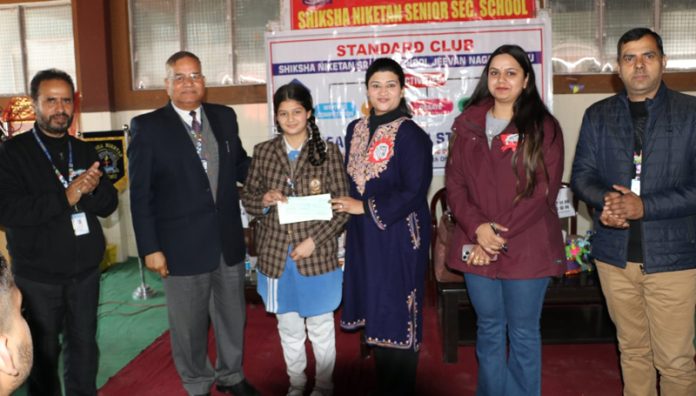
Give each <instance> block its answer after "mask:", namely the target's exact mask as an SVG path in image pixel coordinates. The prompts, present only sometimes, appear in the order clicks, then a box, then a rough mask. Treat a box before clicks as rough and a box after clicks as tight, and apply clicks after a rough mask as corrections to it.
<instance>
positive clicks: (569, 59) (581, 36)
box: [546, 0, 696, 74]
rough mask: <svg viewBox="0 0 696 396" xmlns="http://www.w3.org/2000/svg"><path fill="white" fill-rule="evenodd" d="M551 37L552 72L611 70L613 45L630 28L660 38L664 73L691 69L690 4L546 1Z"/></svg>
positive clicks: (694, 7) (695, 57)
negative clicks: (648, 30)
mask: <svg viewBox="0 0 696 396" xmlns="http://www.w3.org/2000/svg"><path fill="white" fill-rule="evenodd" d="M546 3H547V6H550V8H551V24H552V32H553V33H552V34H553V71H554V73H556V74H566V73H603V72H613V71H614V70H615V69H616V43H617V42H618V40H619V38H620V37H621V35H622V34H623V33H625V32H626V31H628V30H630V29H632V28H634V27H648V28H652V29H654V30H655V31H656V32H658V33H659V34H660V35H661V36H662V39H663V41H664V42H663V46H664V49H665V53H666V54H667V69H668V70H673V71H685V70H696V41H694V40H693V39H692V37H693V29H692V27H693V26H694V25H696V4H695V3H694V2H693V0H611V1H604V0H594V1H592V0H548V1H547V2H546Z"/></svg>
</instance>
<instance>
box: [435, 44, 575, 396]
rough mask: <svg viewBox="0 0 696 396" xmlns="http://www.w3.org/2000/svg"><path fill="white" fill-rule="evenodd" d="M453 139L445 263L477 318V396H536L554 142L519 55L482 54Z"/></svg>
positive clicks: (555, 247) (555, 250) (549, 263)
mask: <svg viewBox="0 0 696 396" xmlns="http://www.w3.org/2000/svg"><path fill="white" fill-rule="evenodd" d="M453 132H454V133H453V138H452V139H453V142H452V145H451V152H450V158H449V160H448V163H447V179H446V187H447V201H448V202H449V205H450V208H451V210H452V213H453V214H454V217H455V220H456V222H457V227H456V228H455V232H454V234H453V239H452V243H451V244H450V250H449V252H448V263H449V265H451V266H454V267H456V268H458V269H460V270H461V271H463V272H464V275H465V280H466V284H467V289H468V292H469V297H470V299H471V302H472V304H473V306H474V309H475V310H476V315H477V317H478V320H477V329H478V330H477V342H476V355H477V357H478V361H479V376H478V391H477V395H540V394H541V333H540V330H539V318H540V315H541V306H542V303H543V300H544V294H545V292H546V287H547V286H548V282H549V278H550V277H551V276H555V275H560V274H562V272H563V270H564V265H565V262H564V249H563V238H562V235H561V226H560V223H559V220H558V215H557V213H556V208H555V200H556V195H557V193H558V190H559V188H560V185H561V176H562V173H563V135H562V132H561V128H560V126H559V125H558V121H557V120H556V119H555V118H554V117H553V116H552V115H551V114H550V113H549V111H548V109H547V108H546V106H545V105H544V103H543V102H542V101H541V98H540V96H539V93H538V91H537V88H536V84H535V80H534V69H533V68H532V64H531V62H530V61H529V58H528V56H527V54H526V53H525V52H524V50H523V49H522V48H520V47H519V46H516V45H503V46H501V47H499V48H498V49H496V50H495V51H494V52H493V53H492V54H491V57H490V59H489V61H488V63H487V64H486V67H485V69H484V70H483V74H482V75H481V80H480V81H479V84H478V85H477V86H476V89H475V90H474V93H473V95H472V97H471V99H470V101H469V104H468V105H467V107H466V108H465V109H464V111H463V112H462V114H460V115H459V116H458V117H457V119H456V120H455V122H454V126H453ZM508 338H509V340H510V348H509V356H508V353H507V348H506V346H507V339H508Z"/></svg>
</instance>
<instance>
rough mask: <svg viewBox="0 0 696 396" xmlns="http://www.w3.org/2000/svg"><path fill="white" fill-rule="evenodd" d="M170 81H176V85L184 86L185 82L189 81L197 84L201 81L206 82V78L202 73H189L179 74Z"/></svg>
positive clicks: (170, 78)
mask: <svg viewBox="0 0 696 396" xmlns="http://www.w3.org/2000/svg"><path fill="white" fill-rule="evenodd" d="M169 80H170V81H174V83H176V84H182V83H184V82H185V81H189V80H190V81H191V82H194V83H197V82H201V81H203V80H205V76H204V75H202V74H201V73H189V74H188V75H186V74H181V73H177V74H175V75H174V76H172V77H169Z"/></svg>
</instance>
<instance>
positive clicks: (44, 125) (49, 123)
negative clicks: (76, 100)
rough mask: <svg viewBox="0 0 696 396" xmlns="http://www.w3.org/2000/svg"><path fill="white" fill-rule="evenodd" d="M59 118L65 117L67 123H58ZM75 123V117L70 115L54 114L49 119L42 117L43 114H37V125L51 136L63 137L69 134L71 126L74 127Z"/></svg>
mask: <svg viewBox="0 0 696 396" xmlns="http://www.w3.org/2000/svg"><path fill="white" fill-rule="evenodd" d="M58 117H65V118H66V121H65V122H61V121H58V120H57V118H58ZM72 121H73V115H72V114H70V115H68V114H67V113H58V114H53V115H50V116H48V117H46V116H44V115H42V114H37V115H36V123H37V124H38V125H39V127H40V128H41V129H42V130H43V131H44V132H48V133H49V134H54V135H63V134H65V133H67V132H68V128H70V125H72Z"/></svg>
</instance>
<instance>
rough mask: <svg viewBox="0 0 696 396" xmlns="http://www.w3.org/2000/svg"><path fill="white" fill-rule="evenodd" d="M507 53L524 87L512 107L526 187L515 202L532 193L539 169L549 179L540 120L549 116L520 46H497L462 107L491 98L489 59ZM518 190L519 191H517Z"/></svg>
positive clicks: (514, 167)
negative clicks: (522, 80) (517, 68)
mask: <svg viewBox="0 0 696 396" xmlns="http://www.w3.org/2000/svg"><path fill="white" fill-rule="evenodd" d="M502 54H507V55H510V56H512V57H513V58H514V59H515V60H516V61H517V63H519V65H520V67H521V68H522V71H523V72H524V76H525V77H526V78H527V86H526V87H525V88H523V89H522V92H521V93H520V96H519V97H518V98H517V99H516V100H515V103H514V105H513V115H512V121H511V122H513V123H514V124H515V127H516V128H517V132H518V133H519V146H518V147H520V148H522V150H521V151H522V161H523V165H524V169H525V176H526V185H525V186H524V187H523V188H522V189H521V191H520V192H519V193H518V194H517V197H515V200H518V199H520V198H524V197H529V196H531V195H532V193H533V192H534V188H535V187H536V185H537V180H536V170H537V167H539V166H541V169H542V170H543V171H544V175H545V177H546V180H547V181H548V179H549V174H548V170H547V169H546V165H545V164H544V153H543V151H542V145H543V143H544V119H545V118H546V117H547V116H549V117H553V116H552V115H551V113H550V112H549V110H548V108H546V105H545V104H544V102H543V101H542V100H541V96H540V95H539V91H538V90H537V87H536V81H535V77H534V68H533V67H532V62H531V61H530V60H529V57H528V56H527V53H526V52H525V51H524V50H523V49H522V47H520V46H518V45H514V44H506V45H501V46H500V47H498V48H497V49H496V50H495V51H493V53H492V54H491V56H490V58H488V62H487V63H486V67H485V68H484V69H483V73H482V74H481V79H480V80H479V82H478V84H477V85H476V88H475V89H474V93H473V94H472V95H471V99H470V100H469V103H467V106H466V107H469V106H474V105H477V104H479V103H481V102H483V101H485V100H489V99H490V98H492V95H491V92H490V91H489V90H488V70H489V68H490V66H491V62H492V61H493V58H495V57H496V56H498V55H502ZM555 134H556V131H555V130H554V139H555V138H556V136H555ZM519 153H520V150H517V151H515V153H514V154H513V155H512V166H513V170H514V173H515V176H516V177H517V183H518V184H519V181H520V176H519V174H518V172H517V160H518V156H519ZM518 190H519V189H518Z"/></svg>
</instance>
